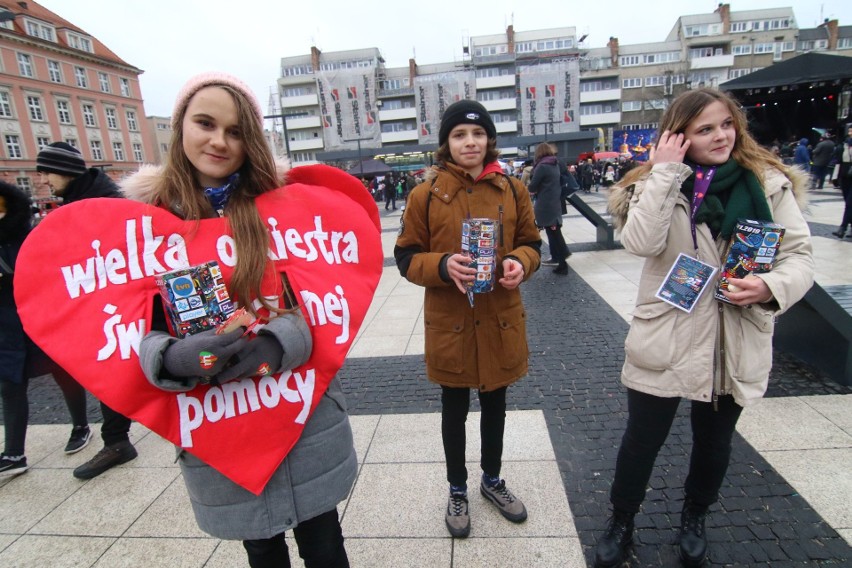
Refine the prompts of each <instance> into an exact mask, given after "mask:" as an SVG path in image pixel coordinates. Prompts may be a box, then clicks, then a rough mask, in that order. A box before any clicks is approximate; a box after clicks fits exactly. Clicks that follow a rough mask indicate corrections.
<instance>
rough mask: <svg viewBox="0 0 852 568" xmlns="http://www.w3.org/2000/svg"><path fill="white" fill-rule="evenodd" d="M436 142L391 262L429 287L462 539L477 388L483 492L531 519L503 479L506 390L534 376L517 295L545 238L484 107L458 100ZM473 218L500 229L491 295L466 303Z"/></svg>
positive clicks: (430, 353) (451, 515) (452, 526)
mask: <svg viewBox="0 0 852 568" xmlns="http://www.w3.org/2000/svg"><path fill="white" fill-rule="evenodd" d="M438 143H439V146H438V150H437V152H436V154H435V159H436V163H437V165H435V166H433V167H432V168H431V169H430V170H429V172H428V175H427V181H426V182H424V183H422V184H421V185H418V186H417V187H415V188H414V190H413V191H412V192H411V195H410V196H409V199H408V205H407V206H406V208H405V213H404V214H403V218H402V223H401V224H400V230H399V236H398V237H397V241H396V246H395V247H394V257H395V258H396V264H397V267H399V272H400V274H402V276H403V277H404V278H406V279H407V280H409V281H410V282H413V283H414V284H418V285H420V286H424V287H425V288H426V293H425V308H424V309H425V312H424V313H425V325H426V375H427V376H428V378H429V380H430V381H432V382H434V383H438V384H439V385H440V386H441V438H442V440H443V444H444V456H445V459H446V466H447V481H448V483H449V499H448V502H447V508H446V515H445V517H444V519H445V523H446V525H447V530H448V531H449V533H450V534H451V535H452V536H454V537H458V538H464V537H467V536H468V535H469V534H470V513H469V509H468V504H469V502H468V493H467V468H466V467H465V441H466V435H465V422H466V421H467V414H468V410H469V408H470V389H472V388H473V389H477V392H478V395H479V403H480V406H481V408H482V415H481V419H480V424H479V430H480V433H481V439H482V460H481V464H480V465H481V467H482V476H481V478H480V484H479V491H480V493H481V494H482V495H483V496H484V497H485V498H486V499H487V500H488V501H489V502H490V503H492V504H493V505H494V506H495V507H496V508H497V510H498V511H499V512H500V514H501V515H503V517H505V518H506V519H508V520H509V521H511V522H514V523H520V522H523V521H525V520H526V518H527V510H526V507H525V506H524V504H523V503H522V502H521V500H520V499H519V498H518V497H516V496H515V495H514V493H512V492H511V491H510V490H509V488H508V487H507V485H506V482H505V480H503V479H501V478H500V473H501V468H502V456H503V430H504V427H505V422H506V391H507V389H508V387H509V385H511V384H512V383H514V382H515V381H517V380H518V379H520V378H521V377H523V376H524V375H525V374H526V373H527V365H528V363H527V358H528V356H529V348H528V346H527V339H526V313H525V311H524V306H523V302H522V300H521V293H520V290H519V289H518V287H519V286H520V284H521V283H522V282H523V281H525V280H527V279H529V278H530V277H531V276H532V274H533V273H534V272H535V271H536V269H537V268H538V266H539V262H540V258H541V257H540V248H541V239H540V237H539V232H538V229H537V228H536V226H535V219H534V217H533V210H532V202H531V201H530V196H529V192H528V191H527V188H526V186H525V185H524V184H523V183H520V182H519V181H517V180H515V179H514V178H511V177H509V176H506V175H504V174H503V171H502V169H501V168H500V165H499V164H498V163H497V156H498V155H499V152H498V151H497V129H496V128H495V126H494V122H493V121H492V120H491V116H490V115H489V114H488V111H487V110H485V107H483V106H482V104H480V103H478V102H476V101H471V100H461V101H458V102H455V103H453V104H451V105H450V106H448V107H447V109H446V110H445V111H444V115H443V117H442V118H441V126H440V130H439V134H438ZM433 188H434V190H433ZM439 188H440V191H438V189H439ZM471 218H485V219H494V220H500V221H502V224H501V226H500V229H499V231H498V234H497V235H492V236H491V239H492V240H494V241H496V242H494V243H493V244H494V245H496V251H495V253H496V254H495V255H494V256H495V258H494V264H493V265H490V266H491V268H492V271H493V272H492V274H493V279H494V280H495V282H494V288H493V290H492V291H490V292H487V293H481V294H473V295H472V296H475V297H474V298H473V299H472V300H469V299H468V295H467V293H466V292H467V289H466V287H465V285H466V284H469V283H470V284H472V283H473V281H474V280H475V279H476V278H477V269H476V268H472V267H471V262H472V259H471V257H470V256H468V255H467V254H462V253H460V252H458V251H459V250H461V245H462V223H463V222H464V221H465V220H466V219H471ZM486 266H487V265H486ZM483 268H484V267H483ZM482 273H483V274H485V271H484V270H483V272H482Z"/></svg>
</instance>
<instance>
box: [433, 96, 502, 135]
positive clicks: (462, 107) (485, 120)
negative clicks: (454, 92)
mask: <svg viewBox="0 0 852 568" xmlns="http://www.w3.org/2000/svg"><path fill="white" fill-rule="evenodd" d="M459 124H477V125H479V126H481V127H482V128H484V129H485V132H486V133H487V134H488V137H489V138H497V128H496V127H495V126H494V121H492V120H491V115H490V114H488V111H487V110H485V107H484V106H482V104H480V103H478V102H476V101H471V100H468V99H463V100H460V101H457V102H454V103H453V104H451V105H450V106H448V107H447V108H446V110H444V116H442V117H441V129H440V130H439V131H438V144H439V145H443V144H444V143H445V142H446V141H447V138H449V137H450V132H451V131H452V130H453V128H455V127H456V126H458V125H459Z"/></svg>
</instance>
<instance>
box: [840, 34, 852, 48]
mask: <svg viewBox="0 0 852 568" xmlns="http://www.w3.org/2000/svg"><path fill="white" fill-rule="evenodd" d="M850 47H852V37H842V38H840V39H838V40H837V49H849V48H850Z"/></svg>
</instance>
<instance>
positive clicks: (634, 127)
mask: <svg viewBox="0 0 852 568" xmlns="http://www.w3.org/2000/svg"><path fill="white" fill-rule="evenodd" d="M641 127H642V125H641V124H625V125H622V127H621V129H622V130H639V129H640V128H641Z"/></svg>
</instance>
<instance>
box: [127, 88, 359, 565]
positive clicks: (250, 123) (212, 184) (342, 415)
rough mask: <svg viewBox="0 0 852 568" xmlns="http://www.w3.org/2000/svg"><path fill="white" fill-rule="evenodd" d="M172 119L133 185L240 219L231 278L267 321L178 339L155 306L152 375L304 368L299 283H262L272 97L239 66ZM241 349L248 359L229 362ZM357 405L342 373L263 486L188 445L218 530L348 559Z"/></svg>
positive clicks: (274, 174)
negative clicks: (251, 331)
mask: <svg viewBox="0 0 852 568" xmlns="http://www.w3.org/2000/svg"><path fill="white" fill-rule="evenodd" d="M172 129H173V132H172V140H171V144H170V145H169V148H170V152H169V156H168V161H167V162H166V165H165V166H163V167H161V168H157V169H146V171H140V172H139V173H137V174H135V175H134V176H131V177H130V178H128V179H126V180H125V181H123V182H122V191H123V192H124V193H125V194H126V195H127V197H130V198H133V199H137V200H140V201H143V202H146V203H150V204H152V205H155V206H159V207H162V208H164V209H167V210H168V211H170V212H171V213H173V214H174V215H177V216H179V217H181V218H183V219H186V220H188V221H200V220H203V219H210V218H217V217H224V218H226V219H228V220H229V223H228V226H229V228H230V234H231V235H232V238H233V240H234V243H235V244H234V246H235V252H236V258H237V259H238V260H237V263H236V266H235V267H234V274H233V277H232V278H231V280H230V282H228V285H229V288H230V291H231V292H232V297H234V298H236V299H237V301H238V302H239V303H241V304H242V305H243V307H244V308H245V309H246V310H248V311H249V312H251V313H252V314H253V315H254V316H257V317H261V316H262V318H263V320H262V321H264V322H265V324H264V326H263V328H262V329H261V330H260V331H259V332H258V333H257V334H256V335H254V336H253V337H251V339H250V340H249V339H248V338H246V337H244V332H245V329H243V328H239V329H237V330H235V331H232V332H230V333H223V334H221V335H217V334H216V333H215V332H214V330H210V331H208V332H202V333H199V334H195V335H190V336H188V337H185V338H183V339H178V338H175V337H172V336H171V335H169V333H168V332H167V331H166V328H167V325H166V322H165V316H164V315H163V310H162V309H161V308H162V306H160V307H159V308H160V309H158V307H157V306H155V307H154V315H153V318H154V321H153V322H152V331H151V332H149V333H148V334H147V335H146V336H145V337H144V338H143V340H142V344H141V347H140V355H139V361H140V365H141V366H142V370H143V372H144V373H145V376H146V377H147V378H148V380H149V381H151V383H152V384H153V385H154V386H156V387H158V388H160V389H163V390H166V391H170V392H188V391H190V390H192V389H194V388H195V387H196V386H197V385H198V384H199V383H200V382H202V381H204V382H206V381H212V382H214V383H225V382H228V381H232V380H241V379H245V378H249V377H251V376H254V375H257V374H259V373H260V374H263V373H268V374H271V373H276V372H279V371H283V370H285V369H293V368H296V367H298V366H299V365H301V364H303V363H304V362H305V361H307V360H308V358H309V357H310V355H311V352H312V350H313V342H312V338H311V333H310V329H309V328H308V326H307V324H306V322H305V320H304V318H303V317H302V313H301V311H300V309H299V307H298V306H297V305H296V304H295V300H294V298H293V291H292V290H290V288H289V284H288V283H287V281H286V280H285V279H283V278H282V281H281V282H280V284H281V288H283V291H281V292H278V293H276V294H270V293H264V294H261V283H262V280H263V275H264V273H266V272H267V269H268V268H269V265H270V263H271V261H270V260H269V258H268V256H267V254H266V253H267V250H268V246H269V234H268V232H267V229H266V226H265V225H264V222H263V220H262V219H261V218H260V215H259V214H258V210H257V205H256V204H255V198H256V197H257V196H259V195H262V194H264V193H266V192H269V191H272V190H274V189H276V188H278V187H279V186H281V185H282V183H283V181H284V180H283V171H279V170H278V169H277V168H276V164H275V161H274V159H273V156H272V153H271V152H270V150H269V146H268V145H267V144H266V141H265V139H264V135H263V112H262V110H261V107H260V103H259V102H258V100H257V98H256V97H255V96H254V94H253V93H252V92H251V89H250V88H249V87H248V86H247V85H246V84H245V83H243V82H242V81H241V80H239V79H237V78H236V77H233V76H231V75H227V74H224V73H205V74H201V75H196V76H194V77H192V78H190V79H189V80H188V81H187V83H186V84H185V85H184V86H183V87H182V88H181V90H180V92H179V93H178V95H177V100H176V102H175V107H174V111H173V112H172ZM200 352H208V353H212V354H214V361H216V360H217V359H216V358H217V357H218V362H217V363H215V364H214V365H212V366H211V365H205V364H204V362H203V361H202V363H201V365H199V360H200V358H199V353H200ZM231 355H236V357H237V360H236V361H237V362H236V363H234V364H233V365H231V366H227V365H225V363H227V362H229V361H230V360H231V359H230V358H231ZM345 408H346V406H345V401H344V399H343V392H342V390H341V386H340V381H339V380H338V379H337V378H334V379H333V380H332V381H331V383H330V384H329V386H328V388H327V390H326V391H325V393H323V395H322V398H321V400H320V402H319V403H318V405H317V407H316V408H315V409H314V411H313V413H312V414H311V415H310V417H309V418H308V421H307V422H306V424H305V429H304V431H303V432H302V434H301V436H300V438H299V440H298V441H297V442H296V445H295V446H294V447H293V449H291V450H290V452H289V453H288V454H287V456H286V457H285V458H284V460H283V461H282V462H281V465H280V466H279V467H278V469H276V470H275V472H274V473H273V474H272V477H271V479H270V480H269V482H268V483H267V484H266V486H265V487H264V489H263V491H262V492H261V493H260V494H259V495H255V494H253V493H251V492H249V491H246V490H245V489H243V488H242V487H240V486H239V485H237V484H235V483H234V482H232V481H231V480H230V479H228V478H226V477H224V476H223V475H222V474H220V473H219V472H218V471H216V470H214V469H213V468H211V467H210V466H208V465H207V464H205V463H204V462H202V461H201V460H199V459H198V458H197V457H195V456H193V455H192V454H190V453H188V452H185V451H179V453H178V458H177V461H178V463H179V465H180V468H181V472H182V474H183V480H184V483H186V487H187V492H188V493H189V496H190V501H191V503H192V508H193V511H194V513H195V519H196V522H197V523H198V526H199V527H200V528H201V529H202V530H203V531H205V532H207V533H208V534H210V535H212V536H214V537H217V538H222V539H232V540H242V541H243V547H244V548H245V550H246V554H247V555H248V561H249V566H251V567H252V568H266V567H273V566H274V567H279V566H280V567H289V566H290V557H289V552H288V547H287V544H286V542H285V539H284V533H285V531H286V530H288V529H293V534H294V537H295V540H296V544H297V545H298V548H299V555H300V556H301V557H302V559H303V560H304V563H305V566H306V568H319V567H323V568H346V567H348V566H349V561H348V558H347V554H346V550H345V548H344V544H343V534H342V530H341V528H340V522H339V520H338V514H337V508H336V507H337V504H338V503H339V502H340V501H342V500H343V499H345V498H346V496H347V495H348V494H349V491H350V489H351V488H352V484H353V482H354V481H355V475H356V468H357V458H356V456H355V448H354V446H353V441H352V430H351V427H350V425H349V418H348V415H347V413H346V410H345Z"/></svg>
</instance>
